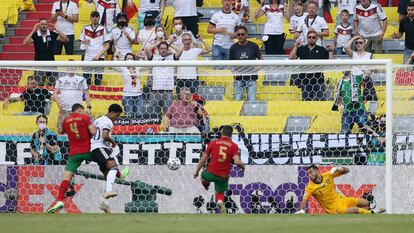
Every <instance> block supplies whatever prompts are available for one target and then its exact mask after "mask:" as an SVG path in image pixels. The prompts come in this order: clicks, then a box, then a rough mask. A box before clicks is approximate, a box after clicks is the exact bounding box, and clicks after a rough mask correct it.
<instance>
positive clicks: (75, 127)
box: [47, 104, 96, 213]
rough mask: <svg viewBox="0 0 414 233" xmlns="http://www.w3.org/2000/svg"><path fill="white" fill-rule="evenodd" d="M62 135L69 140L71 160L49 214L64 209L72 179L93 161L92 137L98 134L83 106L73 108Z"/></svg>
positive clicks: (66, 119) (64, 122)
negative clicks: (86, 164)
mask: <svg viewBox="0 0 414 233" xmlns="http://www.w3.org/2000/svg"><path fill="white" fill-rule="evenodd" d="M59 133H60V134H64V133H66V134H67V135H68V139H69V159H68V162H67V164H66V167H65V171H64V173H63V181H62V182H61V183H60V186H59V192H58V197H57V199H56V201H57V202H56V204H55V205H54V206H52V207H51V208H50V209H48V210H47V213H56V212H59V211H60V210H61V209H62V208H63V207H64V204H63V200H64V199H65V194H66V192H67V191H68V188H69V182H70V179H72V177H73V174H75V172H76V171H77V169H78V168H79V166H80V165H81V164H82V162H83V161H85V160H87V161H90V160H91V159H92V157H91V154H90V153H89V151H90V149H91V142H90V138H91V135H95V134H96V128H95V126H94V125H93V124H92V122H91V119H90V118H89V116H88V115H86V114H85V108H84V107H83V106H82V105H81V104H74V105H73V106H72V113H71V114H70V115H69V116H68V117H67V118H65V119H64V120H63V123H62V128H61V129H60V132H59Z"/></svg>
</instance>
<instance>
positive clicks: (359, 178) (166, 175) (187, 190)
mask: <svg viewBox="0 0 414 233" xmlns="http://www.w3.org/2000/svg"><path fill="white" fill-rule="evenodd" d="M348 167H349V168H350V170H351V172H350V173H349V174H347V175H344V176H342V177H339V178H337V179H336V180H335V183H336V187H337V190H338V191H340V192H342V193H344V194H345V195H347V196H358V197H359V196H361V195H363V193H364V192H368V191H369V190H372V193H373V195H374V197H375V201H376V205H377V206H378V207H384V206H385V203H384V202H385V199H384V198H385V191H384V189H385V168H384V167H383V166H348ZM195 168H196V167H195V165H184V166H182V167H181V168H180V169H179V170H177V171H171V170H169V169H168V168H167V166H164V165H131V173H130V175H129V176H128V179H127V180H129V181H135V180H139V181H142V182H145V183H146V184H149V185H152V186H154V185H158V186H156V187H160V186H161V187H163V188H166V189H170V190H171V191H172V194H171V195H163V194H157V195H156V200H155V201H156V203H157V208H158V212H159V213H195V212H196V207H195V206H194V205H193V200H194V198H195V197H198V196H202V197H203V198H204V199H205V203H204V205H203V206H202V207H201V210H202V212H204V213H206V212H207V211H206V202H208V201H210V199H211V197H212V195H213V190H214V188H213V187H210V191H206V190H204V189H203V188H202V186H201V184H200V182H199V179H197V180H194V179H193V177H192V174H193V172H194V170H195ZM330 168H331V167H329V166H325V167H321V169H322V170H323V171H327V170H329V169H330ZM63 169H64V167H63V166H6V165H0V171H1V172H0V192H4V191H5V190H6V189H13V188H16V189H17V190H18V198H17V200H7V201H6V200H5V197H4V196H5V195H0V212H5V211H7V210H10V209H13V208H15V210H17V211H20V212H25V213H36V212H44V211H45V210H46V209H48V208H49V207H50V206H51V205H52V204H53V203H54V199H55V197H56V196H57V191H58V187H59V183H60V180H61V178H62V172H63ZM80 170H82V171H86V172H90V173H94V174H99V169H98V167H97V165H82V166H81V169H80ZM393 172H394V173H393V177H395V178H398V179H399V181H398V182H394V187H393V211H394V213H414V202H411V201H409V200H412V195H413V194H412V192H410V191H409V190H414V182H413V181H412V179H411V177H413V176H414V167H412V166H404V169H394V171H393ZM231 176H232V177H231V179H230V182H229V184H230V186H229V188H230V190H232V191H233V195H232V196H231V197H232V199H233V200H234V201H235V203H236V205H237V206H238V208H239V210H238V212H240V213H251V212H252V211H254V210H253V208H252V199H254V198H253V196H254V195H258V197H259V199H260V203H261V207H260V208H261V210H262V211H263V212H273V211H274V210H273V209H271V206H270V204H269V202H268V201H269V197H271V196H272V197H274V200H275V202H276V203H278V206H279V211H281V212H283V213H287V212H290V211H292V209H289V208H287V206H286V202H287V201H288V200H290V199H291V197H293V201H294V205H295V207H297V206H298V204H299V203H298V202H299V201H300V200H301V199H302V196H303V193H304V188H305V185H306V183H307V182H308V178H307V176H306V171H305V169H304V167H303V166H260V165H251V166H247V170H246V173H245V174H243V173H242V172H241V171H240V170H236V169H233V170H232V172H231ZM410 180H411V181H410ZM75 183H76V184H75V186H74V187H75V189H76V190H77V193H76V194H75V196H74V197H73V198H68V199H67V200H66V203H65V204H66V206H65V209H64V211H66V212H68V213H81V212H82V213H95V212H101V211H100V210H99V204H100V203H101V202H102V197H101V196H102V193H103V191H104V185H105V182H104V181H102V180H97V179H91V178H89V179H86V178H84V177H83V176H79V175H78V176H76V179H75ZM401 184H404V185H401ZM148 187H151V186H148ZM115 190H116V191H118V193H119V196H118V197H116V198H113V199H111V201H110V204H111V206H112V210H113V212H118V213H123V212H125V205H126V203H128V202H131V197H132V191H131V186H130V185H119V184H117V185H115ZM256 190H258V191H256ZM309 212H310V213H320V212H321V211H320V209H319V207H318V205H317V204H316V203H315V202H314V201H312V202H311V203H310V205H309Z"/></svg>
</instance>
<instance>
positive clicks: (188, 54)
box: [175, 32, 211, 93]
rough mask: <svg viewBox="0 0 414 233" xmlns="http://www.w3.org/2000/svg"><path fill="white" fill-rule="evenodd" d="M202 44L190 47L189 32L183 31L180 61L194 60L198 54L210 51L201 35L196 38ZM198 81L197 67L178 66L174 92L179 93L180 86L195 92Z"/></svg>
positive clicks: (190, 37) (190, 38)
mask: <svg viewBox="0 0 414 233" xmlns="http://www.w3.org/2000/svg"><path fill="white" fill-rule="evenodd" d="M198 39H199V40H200V41H201V42H202V43H203V45H204V49H202V48H194V47H192V34H191V32H184V33H183V35H182V43H183V44H184V48H183V53H182V54H181V56H180V61H195V60H197V57H198V56H200V55H206V54H208V53H210V52H211V48H210V46H209V45H208V44H207V43H206V42H205V41H204V40H203V38H202V37H201V36H199V38H198ZM198 86H199V82H198V80H197V67H178V68H177V81H176V86H175V87H176V93H179V91H180V90H181V88H182V87H188V88H189V89H190V90H191V93H196V91H197V88H198Z"/></svg>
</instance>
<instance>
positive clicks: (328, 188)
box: [303, 172, 342, 213]
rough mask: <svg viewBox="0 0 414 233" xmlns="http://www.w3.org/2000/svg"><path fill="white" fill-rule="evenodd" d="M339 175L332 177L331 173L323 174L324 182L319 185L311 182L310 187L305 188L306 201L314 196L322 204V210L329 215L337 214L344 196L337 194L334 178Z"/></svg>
mask: <svg viewBox="0 0 414 233" xmlns="http://www.w3.org/2000/svg"><path fill="white" fill-rule="evenodd" d="M335 177H337V175H335V174H334V175H332V174H331V173H329V172H325V173H322V182H321V183H319V184H317V183H315V182H313V181H312V180H309V183H308V185H306V188H305V195H304V197H303V198H304V199H305V200H307V201H308V200H309V197H310V196H313V197H314V198H316V200H318V202H319V203H320V204H321V206H322V208H323V209H324V210H325V211H326V212H327V213H335V212H336V210H337V206H338V205H339V203H340V198H341V197H342V195H340V194H339V193H337V192H336V189H335V184H334V178H335Z"/></svg>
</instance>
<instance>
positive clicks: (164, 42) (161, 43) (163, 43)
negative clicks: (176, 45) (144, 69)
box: [157, 41, 170, 49]
mask: <svg viewBox="0 0 414 233" xmlns="http://www.w3.org/2000/svg"><path fill="white" fill-rule="evenodd" d="M161 45H165V46H167V49H168V48H169V47H170V45H169V44H168V43H167V42H166V41H161V42H160V43H159V44H158V46H157V48H158V49H160V47H161Z"/></svg>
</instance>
